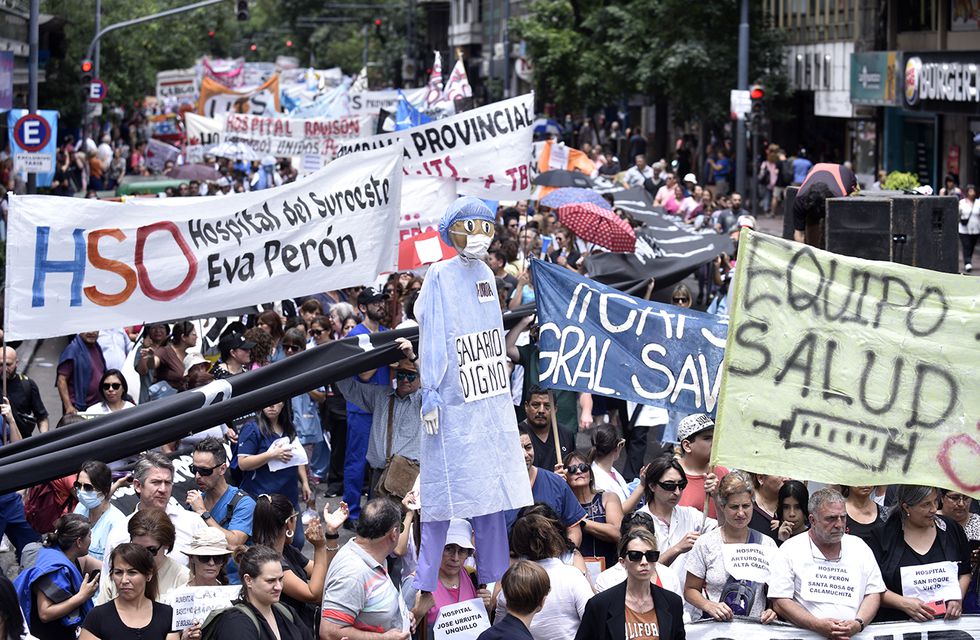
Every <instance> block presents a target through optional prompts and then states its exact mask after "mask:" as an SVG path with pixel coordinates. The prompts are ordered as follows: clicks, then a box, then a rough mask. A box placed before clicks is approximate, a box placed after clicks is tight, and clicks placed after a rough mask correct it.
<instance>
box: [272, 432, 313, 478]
mask: <svg viewBox="0 0 980 640" xmlns="http://www.w3.org/2000/svg"><path fill="white" fill-rule="evenodd" d="M278 449H289V450H290V451H292V452H293V457H291V458H290V459H289V460H287V461H285V462H283V461H282V460H280V459H279V458H273V459H272V460H269V462H268V465H269V471H281V470H282V469H289V468H290V467H298V466H300V465H304V464H306V463H308V462H309V458H307V457H306V449H304V448H303V445H302V444H300V442H299V438H293V440H292V442H290V440H289V438H279V439H278V440H275V441H274V442H273V443H272V444H271V445H269V451H274V450H278Z"/></svg>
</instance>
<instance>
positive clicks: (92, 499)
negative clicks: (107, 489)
mask: <svg viewBox="0 0 980 640" xmlns="http://www.w3.org/2000/svg"><path fill="white" fill-rule="evenodd" d="M78 501H79V502H81V503H82V505H84V506H85V508H86V509H88V510H90V511H91V510H92V509H95V508H96V507H98V506H99V505H100V504H102V494H100V493H99V492H98V491H79V492H78Z"/></svg>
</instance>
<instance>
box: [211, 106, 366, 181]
mask: <svg viewBox="0 0 980 640" xmlns="http://www.w3.org/2000/svg"><path fill="white" fill-rule="evenodd" d="M373 123H374V118H373V117H371V116H364V117H359V118H354V117H351V118H336V119H333V120H325V119H323V118H279V117H270V116H257V115H249V114H245V113H229V114H228V116H227V117H226V118H225V127H224V136H223V138H222V139H223V140H228V141H231V142H242V143H244V144H247V145H248V146H249V147H251V148H252V150H254V151H255V153H257V154H258V155H260V156H263V155H273V156H275V157H277V158H287V157H297V156H304V157H305V156H308V155H312V156H320V158H321V162H329V161H330V160H332V159H333V158H334V157H335V156H336V155H337V149H338V147H339V145H340V144H341V142H342V141H350V140H353V139H355V138H361V137H366V136H367V135H369V134H371V133H373V131H372V128H373ZM306 166H307V165H304V168H306ZM316 169H319V166H317V167H316V168H314V169H313V170H314V171H315V170H316Z"/></svg>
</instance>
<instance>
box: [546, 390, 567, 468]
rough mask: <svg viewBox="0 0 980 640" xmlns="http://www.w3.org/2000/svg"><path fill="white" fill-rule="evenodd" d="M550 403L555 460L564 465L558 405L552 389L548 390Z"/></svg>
mask: <svg viewBox="0 0 980 640" xmlns="http://www.w3.org/2000/svg"><path fill="white" fill-rule="evenodd" d="M548 404H550V405H551V439H552V440H553V441H554V443H555V460H556V461H557V463H558V464H561V465H564V464H565V462H564V461H563V460H562V459H561V443H560V442H558V407H557V405H555V395H554V394H553V393H552V392H551V390H550V389H549V390H548ZM551 471H554V469H551Z"/></svg>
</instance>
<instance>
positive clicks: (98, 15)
mask: <svg viewBox="0 0 980 640" xmlns="http://www.w3.org/2000/svg"><path fill="white" fill-rule="evenodd" d="M101 30H102V0H95V32H96V33H98V32H99V31H101ZM101 57H102V42H100V41H96V43H95V55H94V56H93V57H92V71H93V74H94V75H93V76H92V77H93V78H100V77H101V76H100V75H99V58H101ZM87 93H88V91H86V94H87ZM88 110H89V105H88V96H87V95H86V98H85V115H86V116H88ZM82 121H83V122H85V123H89V120H88V117H86V118H84V119H83V120H82ZM97 138H98V136H92V139H93V140H95V143H96V144H98V143H99V141H98V139H97Z"/></svg>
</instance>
